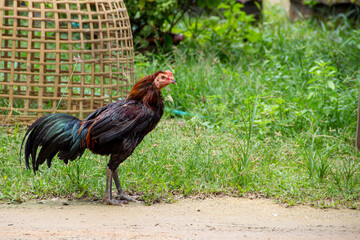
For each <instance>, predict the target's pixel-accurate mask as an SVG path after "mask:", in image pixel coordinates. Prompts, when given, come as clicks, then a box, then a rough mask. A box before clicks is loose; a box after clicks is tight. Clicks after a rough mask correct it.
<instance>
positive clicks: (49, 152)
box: [20, 114, 88, 172]
mask: <svg viewBox="0 0 360 240" xmlns="http://www.w3.org/2000/svg"><path fill="white" fill-rule="evenodd" d="M87 132H88V131H87V129H86V128H84V129H82V125H81V121H80V120H79V119H77V118H76V117H73V116H70V115H67V114H52V115H48V116H44V117H41V118H39V119H38V120H36V121H35V122H34V123H33V124H32V125H31V126H30V127H29V129H28V130H27V132H26V134H25V137H24V139H23V141H22V144H21V149H22V146H23V144H24V141H25V139H26V137H27V136H28V137H27V140H26V143H25V163H26V167H27V168H28V169H29V168H30V164H29V156H30V157H31V162H32V168H33V170H34V172H35V171H36V170H38V168H39V166H40V165H41V164H43V163H44V162H45V160H46V162H47V165H48V167H50V166H51V160H52V159H53V158H54V157H55V155H56V154H58V157H59V158H60V159H62V160H64V162H65V163H68V161H69V160H75V159H76V158H78V157H81V156H82V154H83V153H84V151H85V149H86V141H85V138H86V134H87ZM40 146H41V150H40V151H39V153H38V154H36V153H37V150H38V148H39V147H40ZM21 149H20V157H21ZM36 155H37V156H36Z"/></svg>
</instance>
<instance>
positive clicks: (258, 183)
mask: <svg viewBox="0 0 360 240" xmlns="http://www.w3.org/2000/svg"><path fill="white" fill-rule="evenodd" d="M258 27H259V31H260V32H261V36H262V37H261V40H259V41H256V42H251V41H247V42H244V44H243V47H242V48H241V49H240V50H238V51H237V52H235V53H233V54H234V55H232V57H231V59H228V61H219V59H218V55H217V53H216V52H213V51H212V49H207V51H206V53H204V52H203V50H202V49H200V48H199V49H194V48H189V47H187V43H186V42H185V43H184V44H183V45H182V46H179V47H178V48H177V49H176V50H175V53H174V54H169V55H165V54H162V55H153V56H151V57H150V60H149V59H145V58H141V56H138V61H137V64H136V68H137V73H138V77H140V76H142V75H145V74H149V73H152V72H155V71H156V70H158V69H169V68H170V66H171V68H172V69H173V70H174V71H175V74H174V76H175V78H176V80H177V82H178V85H177V86H170V87H169V89H170V91H169V93H170V94H171V96H172V98H173V99H174V102H173V103H171V102H166V105H167V108H168V109H170V110H175V109H177V110H182V111H187V112H189V113H192V114H194V116H195V117H187V118H184V119H181V118H173V116H172V113H171V111H169V112H167V113H166V114H165V116H164V118H163V120H162V122H161V123H160V124H159V125H158V127H157V129H156V130H155V131H153V132H152V133H150V134H149V135H148V136H147V137H146V138H145V140H144V141H143V142H142V144H140V146H139V147H138V148H137V149H136V151H135V152H134V154H133V155H132V156H131V157H130V158H129V159H128V160H127V161H126V162H125V163H124V164H123V165H122V167H121V168H120V176H121V181H122V183H123V186H124V188H125V189H126V191H127V192H129V193H132V194H138V195H141V196H142V197H143V199H144V200H145V201H146V202H147V203H152V202H156V201H161V200H164V201H170V202H171V201H173V200H174V199H177V198H179V197H181V196H189V195H196V194H201V195H212V194H229V195H234V196H247V195H249V194H256V195H259V196H263V197H271V198H273V199H276V200H277V201H279V202H281V203H286V204H288V205H294V204H309V205H314V206H316V207H350V208H357V209H360V202H359V200H360V197H359V193H360V169H359V167H360V160H359V159H360V158H359V157H360V153H359V151H358V150H357V149H356V148H355V147H354V141H355V127H356V111H357V100H358V87H359V82H360V81H359V80H360V72H359V62H360V56H359V54H358V53H359V48H360V31H358V30H354V29H356V28H352V27H351V25H350V24H349V23H348V22H347V21H342V22H340V23H338V24H335V23H334V21H328V22H321V21H316V20H306V21H301V22H290V21H288V20H287V19H286V18H285V17H284V13H283V12H282V11H281V9H277V8H276V7H272V8H266V11H265V18H264V22H263V23H262V24H260V25H259V26H258ZM220 60H222V59H220ZM166 94H167V91H166V90H165V91H164V95H166ZM24 130H25V129H24V128H19V127H15V128H3V129H1V130H0V144H1V147H0V159H1V161H2V164H1V166H0V188H1V189H2V190H1V191H0V199H1V200H3V201H24V200H27V199H29V198H47V197H52V196H62V197H72V198H82V197H85V198H90V199H99V198H102V197H103V195H104V190H105V166H106V163H107V160H108V159H107V158H105V157H99V156H96V155H93V154H91V153H90V152H86V153H85V154H84V156H83V157H82V158H81V159H80V160H77V161H74V162H71V163H70V164H68V165H64V164H63V163H62V162H61V161H59V160H57V159H56V160H55V161H54V165H53V166H52V168H51V169H48V168H47V167H46V166H42V167H41V172H40V173H39V174H37V175H36V176H34V175H33V174H32V173H31V172H30V171H27V170H25V169H24V164H23V165H22V167H21V166H20V164H19V157H18V154H19V148H20V143H21V138H22V136H23V134H24Z"/></svg>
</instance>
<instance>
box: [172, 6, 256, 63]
mask: <svg viewBox="0 0 360 240" xmlns="http://www.w3.org/2000/svg"><path fill="white" fill-rule="evenodd" d="M242 7H243V5H242V4H240V3H238V2H236V1H224V2H222V3H221V4H219V5H218V6H217V9H216V10H215V11H211V13H210V14H209V15H208V16H202V17H201V18H192V17H191V16H190V17H189V18H188V21H187V23H186V25H185V26H179V28H178V29H176V30H177V32H182V33H184V35H185V40H186V44H187V46H188V47H189V48H192V49H199V48H200V50H201V51H205V52H210V53H212V54H213V55H215V56H219V57H220V59H221V60H222V59H225V60H231V59H236V58H237V56H238V55H239V53H241V52H242V51H243V49H244V48H246V47H248V46H249V45H248V44H244V43H245V42H246V41H249V42H257V41H259V40H260V39H261V32H260V31H259V28H258V27H256V26H254V25H253V22H254V21H255V18H254V16H253V15H247V14H246V13H245V12H244V11H242V10H241V8H242Z"/></svg>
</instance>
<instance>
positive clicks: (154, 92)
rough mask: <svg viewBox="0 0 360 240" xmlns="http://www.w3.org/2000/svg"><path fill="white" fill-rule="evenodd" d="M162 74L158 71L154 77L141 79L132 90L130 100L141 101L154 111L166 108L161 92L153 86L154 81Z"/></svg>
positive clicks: (149, 76)
mask: <svg viewBox="0 0 360 240" xmlns="http://www.w3.org/2000/svg"><path fill="white" fill-rule="evenodd" d="M160 73H162V72H161V71H158V72H156V73H154V74H153V75H148V76H146V77H144V78H141V79H140V80H139V81H138V82H137V83H136V84H135V86H134V87H133V88H132V89H131V91H130V94H129V96H128V99H129V100H136V101H140V102H142V103H143V104H145V105H147V106H148V107H149V108H150V109H151V110H153V111H157V109H159V108H164V99H163V98H162V96H161V91H160V89H158V88H156V87H155V86H154V84H153V82H154V79H155V78H156V76H157V75H158V74H160Z"/></svg>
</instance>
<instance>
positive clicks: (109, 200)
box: [104, 167, 124, 205]
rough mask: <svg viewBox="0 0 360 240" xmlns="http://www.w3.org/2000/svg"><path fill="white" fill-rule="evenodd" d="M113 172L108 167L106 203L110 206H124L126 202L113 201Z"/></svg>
mask: <svg viewBox="0 0 360 240" xmlns="http://www.w3.org/2000/svg"><path fill="white" fill-rule="evenodd" d="M113 175H114V173H113V171H111V169H110V168H109V167H106V190H105V199H104V201H105V203H106V204H108V205H122V203H124V201H120V200H116V199H112V178H113Z"/></svg>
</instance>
